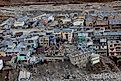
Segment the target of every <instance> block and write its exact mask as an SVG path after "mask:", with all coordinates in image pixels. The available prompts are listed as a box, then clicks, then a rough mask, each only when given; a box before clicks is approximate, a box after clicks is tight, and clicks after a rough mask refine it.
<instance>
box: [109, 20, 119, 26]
mask: <svg viewBox="0 0 121 81" xmlns="http://www.w3.org/2000/svg"><path fill="white" fill-rule="evenodd" d="M109 24H110V25H116V24H121V19H111V20H109Z"/></svg>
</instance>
